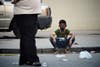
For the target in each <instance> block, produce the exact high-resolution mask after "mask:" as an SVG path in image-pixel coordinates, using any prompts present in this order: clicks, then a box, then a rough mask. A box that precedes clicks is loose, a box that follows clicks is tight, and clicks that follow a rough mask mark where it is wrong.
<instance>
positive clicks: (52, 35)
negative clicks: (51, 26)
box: [51, 32, 57, 42]
mask: <svg viewBox="0 0 100 67" xmlns="http://www.w3.org/2000/svg"><path fill="white" fill-rule="evenodd" d="M51 37H52V38H53V41H54V42H56V37H57V35H56V33H55V32H53V33H52V34H51Z"/></svg>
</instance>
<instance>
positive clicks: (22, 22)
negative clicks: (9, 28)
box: [16, 15, 39, 64]
mask: <svg viewBox="0 0 100 67" xmlns="http://www.w3.org/2000/svg"><path fill="white" fill-rule="evenodd" d="M16 20H17V25H18V27H19V30H20V33H21V39H20V62H19V63H20V64H23V63H26V62H27V61H28V62H30V63H33V62H39V58H38V56H37V50H36V43H35V34H36V32H37V23H36V22H37V15H19V16H18V15H17V19H16Z"/></svg>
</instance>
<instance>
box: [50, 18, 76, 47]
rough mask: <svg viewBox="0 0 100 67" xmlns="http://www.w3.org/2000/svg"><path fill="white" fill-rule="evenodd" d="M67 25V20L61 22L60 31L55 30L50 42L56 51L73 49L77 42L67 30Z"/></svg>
mask: <svg viewBox="0 0 100 67" xmlns="http://www.w3.org/2000/svg"><path fill="white" fill-rule="evenodd" d="M66 27H67V24H66V21H65V20H60V21H59V29H57V30H55V31H54V32H53V33H52V35H51V37H50V42H51V43H52V45H53V47H54V48H55V49H59V48H65V49H66V48H71V47H72V44H73V42H74V41H75V36H74V35H73V33H71V32H70V30H69V29H67V28H66Z"/></svg>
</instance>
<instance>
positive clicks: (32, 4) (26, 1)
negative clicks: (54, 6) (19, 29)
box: [14, 0, 41, 15]
mask: <svg viewBox="0 0 100 67" xmlns="http://www.w3.org/2000/svg"><path fill="white" fill-rule="evenodd" d="M40 13H41V0H20V1H19V2H18V3H16V4H15V5H14V14H15V15H16V14H40Z"/></svg>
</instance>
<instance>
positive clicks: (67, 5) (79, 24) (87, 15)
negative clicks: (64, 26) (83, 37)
mask: <svg viewBox="0 0 100 67" xmlns="http://www.w3.org/2000/svg"><path fill="white" fill-rule="evenodd" d="M43 2H44V3H47V4H48V5H49V6H50V7H51V9H52V17H53V24H52V27H51V28H50V29H52V30H55V28H57V27H58V21H59V20H60V19H65V20H66V21H67V23H68V28H70V29H71V30H98V29H99V30H100V0H43Z"/></svg>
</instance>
